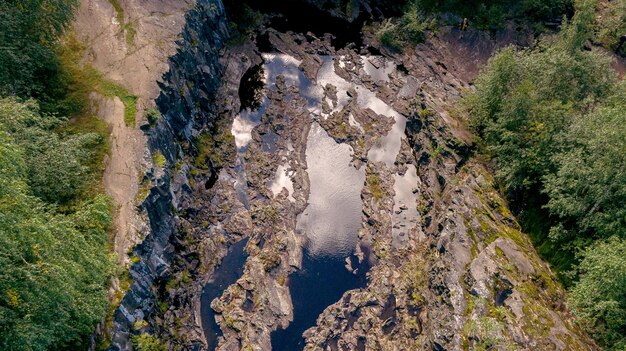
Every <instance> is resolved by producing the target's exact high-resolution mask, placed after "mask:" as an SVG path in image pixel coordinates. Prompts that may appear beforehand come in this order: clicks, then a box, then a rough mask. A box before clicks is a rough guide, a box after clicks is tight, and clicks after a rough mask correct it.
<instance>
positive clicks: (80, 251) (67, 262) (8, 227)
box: [0, 99, 113, 350]
mask: <svg viewBox="0 0 626 351" xmlns="http://www.w3.org/2000/svg"><path fill="white" fill-rule="evenodd" d="M51 120H53V119H52V118H49V117H46V116H41V115H39V114H38V113H37V110H36V106H34V105H33V103H27V104H22V103H19V102H17V101H15V100H12V99H10V100H6V99H5V100H0V267H2V269H1V270H0V326H1V328H0V348H1V349H3V350H49V349H75V347H77V346H78V345H81V343H82V342H84V340H83V338H84V337H85V336H86V335H89V334H90V333H91V331H92V330H93V327H94V325H95V323H97V322H98V321H99V320H100V319H101V316H102V314H103V313H104V311H105V310H106V304H107V299H106V294H105V287H106V286H107V284H108V279H109V277H110V274H111V273H112V269H113V265H112V259H111V257H109V255H108V254H107V252H108V249H107V230H108V228H109V226H110V224H111V214H110V213H111V208H110V206H111V205H110V203H109V201H108V199H107V198H106V197H104V196H96V197H94V198H91V199H88V200H82V201H80V202H79V203H77V204H76V205H75V206H73V211H67V213H65V214H63V213H60V212H59V211H57V210H56V209H55V207H54V206H51V205H48V204H47V203H46V202H44V201H42V200H41V199H40V198H38V197H37V196H40V197H48V196H49V195H54V192H53V191H54V189H58V190H60V191H61V192H63V191H65V190H64V189H63V186H62V185H63V184H67V185H69V186H70V188H71V189H76V188H77V186H76V184H75V183H77V181H76V179H75V176H74V175H71V172H72V171H73V170H74V171H79V172H80V170H77V169H76V168H77V167H78V168H80V166H81V164H83V161H84V160H83V159H82V158H81V156H86V155H87V153H86V151H85V150H84V149H85V147H86V146H88V145H89V143H91V142H92V139H93V136H90V135H81V136H76V137H72V138H69V139H68V140H59V139H57V138H56V137H54V136H53V133H54V132H52V131H50V128H51V127H52V126H53V124H52V123H51V122H49V121H51ZM46 138H48V139H51V140H53V141H52V142H51V143H49V144H48V145H51V147H52V149H51V148H49V147H48V146H45V145H44V144H45V141H44V140H46ZM29 141H32V144H33V145H29V144H30V143H29ZM64 149H65V151H63V150H64ZM47 163H51V164H47ZM51 167H59V168H58V169H57V172H58V173H59V174H54V172H52V171H51V170H50V169H51ZM48 177H49V178H48ZM40 182H44V183H40ZM54 182H61V183H62V184H61V186H60V185H58V184H54ZM31 184H33V185H32V186H31ZM46 187H50V188H46ZM44 188H46V189H45V191H44V192H43V193H39V191H40V189H44ZM58 196H59V195H55V198H54V199H55V200H56V199H58Z"/></svg>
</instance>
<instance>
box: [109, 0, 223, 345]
mask: <svg viewBox="0 0 626 351" xmlns="http://www.w3.org/2000/svg"><path fill="white" fill-rule="evenodd" d="M186 20H187V22H186V23H187V24H186V25H185V28H184V31H183V39H182V40H181V41H179V49H178V50H177V53H176V54H175V55H174V56H173V57H172V58H171V59H170V67H171V69H170V71H169V72H168V73H167V74H166V75H165V76H164V81H165V82H164V84H161V88H162V92H161V95H160V97H159V98H158V100H157V104H158V105H159V107H160V109H161V111H162V113H163V118H161V119H159V120H158V121H157V123H156V125H155V126H154V127H153V128H150V126H146V127H145V129H149V131H148V132H147V134H148V144H149V147H150V149H151V150H152V152H153V153H154V154H157V153H160V154H161V155H164V157H165V158H166V160H167V162H166V165H173V164H174V163H176V160H177V159H178V158H180V157H181V155H182V154H183V153H189V152H190V150H189V149H187V148H185V146H188V145H189V143H190V141H191V140H193V135H192V133H193V132H194V131H196V129H195V128H199V126H200V127H202V126H206V127H210V125H211V124H210V121H212V120H213V119H214V116H213V115H212V114H211V111H212V110H211V108H210V106H212V104H213V102H214V97H215V92H216V90H217V89H218V87H219V86H220V80H221V77H222V70H223V69H222V67H221V64H220V62H219V57H220V55H219V51H220V49H221V48H222V47H223V46H224V42H225V41H226V40H227V38H228V32H227V27H226V22H225V17H224V8H223V6H222V4H221V2H220V1H210V0H207V1H198V3H197V4H196V5H195V8H194V9H192V10H190V11H189V12H188V13H187V15H186ZM194 84H196V85H195V87H196V88H195V89H192V88H191V87H192V86H193V85H194ZM200 104H202V105H200ZM163 166H165V165H160V166H159V165H156V164H155V165H154V167H153V168H152V170H151V171H150V172H148V173H147V174H146V179H144V182H146V181H147V182H149V184H150V185H151V187H150V193H149V195H148V197H147V198H146V199H145V201H144V202H143V204H142V205H141V207H142V209H143V211H145V213H146V214H147V217H148V219H149V223H150V233H149V234H148V236H147V237H146V238H145V239H144V241H143V242H142V243H141V244H139V245H137V246H136V247H135V253H136V254H137V255H138V256H139V257H140V258H141V261H140V262H139V263H137V264H135V265H133V266H132V267H131V269H130V275H131V277H132V279H133V284H132V286H131V287H130V290H129V291H128V292H126V294H125V296H124V298H123V300H122V302H121V304H120V306H119V307H118V308H117V310H116V311H115V315H114V323H113V327H112V329H113V330H112V343H111V346H110V347H109V349H111V350H129V349H131V348H132V347H131V344H130V340H129V336H130V332H131V331H133V330H134V329H133V324H134V323H135V322H136V321H141V320H146V321H152V322H153V324H151V325H146V326H143V327H142V329H141V330H134V331H135V332H141V331H147V330H150V331H154V330H155V322H157V321H156V320H155V319H154V316H155V312H156V311H157V307H158V306H157V303H158V301H157V295H158V291H157V290H156V289H157V288H158V286H159V282H162V281H166V280H168V279H170V277H171V274H172V269H171V266H172V265H174V264H175V262H176V260H177V258H178V255H180V254H181V251H182V250H181V245H180V244H179V242H178V241H177V238H176V237H175V234H176V232H177V224H178V223H177V220H176V215H175V213H174V210H175V209H176V208H177V203H178V202H179V201H180V198H179V197H178V196H177V195H178V193H179V192H184V191H185V190H184V189H185V188H183V186H184V182H183V183H182V184H181V183H180V182H178V183H175V184H176V185H177V186H178V188H175V187H174V186H173V185H171V184H172V183H173V182H172V181H171V179H172V177H176V175H172V174H171V172H170V171H169V170H168V169H163V168H162V167H163ZM144 186H145V185H144ZM186 189H188V185H187V188H186ZM196 266H197V262H196ZM159 326H160V324H159Z"/></svg>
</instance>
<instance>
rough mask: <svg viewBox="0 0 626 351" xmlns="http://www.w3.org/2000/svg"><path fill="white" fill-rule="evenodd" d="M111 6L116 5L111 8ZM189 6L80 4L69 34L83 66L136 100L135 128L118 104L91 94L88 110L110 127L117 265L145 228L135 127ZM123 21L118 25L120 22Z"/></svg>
mask: <svg viewBox="0 0 626 351" xmlns="http://www.w3.org/2000/svg"><path fill="white" fill-rule="evenodd" d="M113 4H116V5H117V4H119V5H117V6H118V8H117V9H116V8H115V7H114V6H113ZM192 5H193V1H175V0H156V1H148V0H127V1H117V2H115V1H111V0H83V1H81V5H80V8H79V10H78V12H77V15H76V22H75V25H74V31H75V32H76V35H77V36H78V38H79V40H81V42H83V43H84V44H85V45H86V46H87V50H86V52H85V58H84V61H85V64H91V65H92V66H93V67H95V68H96V69H98V70H99V71H100V72H102V73H103V74H104V76H105V77H106V78H107V79H110V80H112V81H114V82H116V83H119V84H121V85H123V86H124V87H126V88H127V89H128V90H129V91H130V92H131V93H132V94H134V95H137V96H138V98H139V99H138V102H137V108H138V114H137V123H136V125H135V126H130V127H129V126H126V125H125V123H124V106H123V104H122V102H121V101H120V99H118V98H115V99H107V98H105V97H102V96H100V95H98V94H95V93H94V94H92V102H93V106H94V108H93V111H94V112H95V113H97V115H98V116H99V117H101V118H102V119H103V120H105V121H106V122H107V123H108V124H109V125H110V126H111V129H112V131H111V136H110V142H111V150H110V157H109V158H108V160H107V164H106V170H105V173H104V185H105V188H106V191H107V193H108V194H109V195H110V196H111V197H112V198H113V199H114V201H115V203H116V205H117V213H116V216H115V232H114V246H115V247H114V248H115V252H116V253H117V254H118V256H119V258H120V261H121V262H125V261H127V260H128V257H127V255H126V253H127V252H128V250H129V249H130V248H132V246H133V245H134V244H136V243H137V242H138V241H140V239H141V235H140V234H139V233H140V232H141V228H142V227H143V226H144V225H145V224H144V222H143V221H142V220H141V218H140V217H139V216H138V214H137V212H136V210H135V205H136V204H135V202H136V200H135V198H136V196H137V190H138V183H139V181H140V177H141V175H142V174H143V169H144V168H145V165H146V164H147V163H149V162H150V157H149V156H148V153H147V149H146V139H145V136H144V134H143V132H142V131H141V130H139V129H138V128H137V126H138V125H140V124H141V121H142V120H143V111H144V110H145V109H147V108H149V107H152V106H154V99H155V98H156V97H157V96H158V93H159V87H158V85H157V81H158V80H159V79H160V78H161V76H162V74H163V73H165V71H166V70H167V68H168V64H167V59H168V57H169V56H171V55H172V54H173V53H174V52H175V48H176V44H175V40H176V39H177V37H178V35H179V32H180V30H181V29H182V27H183V25H184V13H185V11H186V10H187V9H188V8H189V7H190V6H192ZM121 18H123V21H120V19H121Z"/></svg>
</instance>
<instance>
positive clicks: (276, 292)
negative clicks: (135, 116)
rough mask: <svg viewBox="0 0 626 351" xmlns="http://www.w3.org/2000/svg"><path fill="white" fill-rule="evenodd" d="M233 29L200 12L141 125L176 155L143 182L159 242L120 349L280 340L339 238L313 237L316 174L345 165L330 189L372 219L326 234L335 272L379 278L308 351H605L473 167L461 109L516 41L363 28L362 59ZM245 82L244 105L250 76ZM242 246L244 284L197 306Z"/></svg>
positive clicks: (296, 38)
mask: <svg viewBox="0 0 626 351" xmlns="http://www.w3.org/2000/svg"><path fill="white" fill-rule="evenodd" d="M358 3H365V2H358ZM270 27H271V26H270ZM227 28H228V27H227V20H226V17H225V13H224V7H223V5H222V2H221V1H220V0H202V1H199V2H198V3H197V4H196V6H195V8H193V9H192V10H190V12H189V13H188V15H187V25H186V27H185V29H184V32H183V40H181V41H180V43H179V45H180V48H179V50H178V52H177V54H176V55H175V56H173V57H172V59H171V60H170V71H169V72H168V73H167V74H166V75H165V77H164V83H163V84H161V88H162V94H161V96H160V97H159V98H158V100H157V104H158V106H159V109H160V110H161V112H162V115H163V116H162V118H161V119H160V120H158V121H157V123H156V125H145V126H143V128H144V129H145V130H147V133H148V135H149V145H150V149H151V150H152V152H153V154H154V155H162V157H164V158H165V160H166V162H165V164H160V165H159V164H158V163H157V162H155V165H154V167H153V169H152V171H151V172H149V173H148V174H147V179H148V180H149V181H150V184H151V189H150V194H149V196H148V198H147V199H146V200H145V201H144V203H143V205H142V209H143V210H145V211H146V213H147V215H148V217H149V219H150V227H151V232H150V234H149V235H148V236H147V237H146V239H145V240H144V242H143V243H142V244H140V245H138V246H137V248H136V250H135V251H136V253H137V255H138V256H139V257H140V258H141V262H140V263H138V264H136V265H134V266H133V267H132V269H131V275H132V277H133V279H134V283H133V285H132V287H131V289H130V291H129V292H128V293H127V294H126V296H125V297H124V299H123V300H122V304H121V306H120V307H119V308H118V309H117V311H116V313H115V321H114V326H113V329H114V333H113V343H112V346H111V348H110V349H111V350H129V349H130V348H131V346H130V343H129V335H130V334H131V333H141V332H150V333H154V334H157V335H158V336H159V337H160V338H161V339H162V340H164V341H165V342H166V344H167V345H168V347H169V348H170V349H189V350H206V349H212V348H213V347H214V346H217V349H218V350H242V349H244V350H270V349H271V348H272V346H274V347H277V346H279V345H278V343H281V342H286V341H284V340H275V339H273V336H274V335H278V334H276V333H277V332H276V330H278V329H284V328H288V327H289V325H291V324H292V323H296V320H298V318H301V316H299V315H296V314H295V313H294V311H295V310H296V307H295V306H296V305H297V304H298V302H299V301H300V300H301V299H305V298H306V296H302V295H296V294H294V295H292V293H293V292H292V291H291V289H290V285H291V284H293V283H294V282H295V281H296V279H297V278H296V276H297V274H298V272H301V271H304V270H306V269H316V268H315V267H313V266H309V267H305V265H306V264H309V265H310V264H311V263H310V261H311V260H310V258H307V257H308V256H314V255H313V254H312V252H313V253H314V252H315V251H316V250H321V251H323V250H331V251H332V250H334V249H335V248H334V246H341V245H342V244H341V243H339V240H337V243H335V242H332V241H331V242H330V243H329V242H328V241H324V240H326V239H327V238H322V239H324V240H322V241H317V240H319V238H316V237H313V236H312V235H311V233H309V232H308V230H307V228H310V226H311V223H308V224H307V222H306V221H303V217H304V216H306V213H309V214H310V213H311V212H310V211H314V210H315V209H311V208H313V207H315V206H313V205H312V202H314V201H315V199H316V196H315V195H314V194H315V191H319V190H320V188H319V187H320V184H323V183H324V182H320V181H319V179H316V178H315V177H316V174H318V173H319V172H320V171H323V169H322V170H320V167H322V166H324V165H326V163H327V162H330V161H337V160H340V161H341V162H339V163H337V164H333V163H330V164H331V166H333V167H336V168H335V169H331V172H329V173H327V174H329V179H328V180H327V182H329V183H330V182H333V181H334V180H335V178H333V177H335V175H336V174H338V173H341V172H345V173H342V174H350V175H355V176H354V179H355V180H354V182H357V184H356V189H357V190H358V193H357V198H360V199H359V200H358V203H357V204H356V206H358V209H359V210H360V211H361V212H362V214H361V213H358V211H357V216H356V222H354V221H352V222H349V223H347V224H346V228H349V230H347V232H349V233H348V234H349V235H350V237H349V238H343V237H341V235H342V234H343V232H342V229H341V228H339V229H333V230H336V233H337V235H336V239H339V238H341V239H346V240H345V241H342V243H343V245H346V246H347V247H348V248H349V250H348V252H347V253H345V259H346V261H345V262H343V263H341V264H340V266H339V269H340V270H342V272H343V273H346V272H348V273H349V274H348V277H350V276H351V275H354V276H359V275H363V276H364V275H365V271H366V270H367V269H370V270H369V272H368V273H367V282H366V284H361V283H362V282H361V283H359V284H360V285H358V286H359V288H356V289H353V287H351V288H349V289H351V290H349V291H345V292H344V291H341V293H342V294H343V296H341V297H340V298H338V299H335V300H334V303H332V304H331V305H330V306H328V307H327V308H326V309H325V310H324V311H323V312H322V313H321V314H320V315H319V318H317V322H316V325H310V327H311V328H310V329H308V330H307V331H306V332H305V333H304V336H305V340H304V341H305V343H306V346H305V349H307V350H323V349H330V350H366V349H367V350H418V349H419V350H421V349H423V350H459V349H466V350H480V349H486V348H489V347H491V348H492V349H499V350H500V349H501V350H505V349H522V350H526V349H541V350H544V349H545V350H548V349H557V350H589V349H594V348H595V346H594V344H593V343H592V342H591V341H590V339H589V338H588V337H587V336H585V335H583V334H582V333H580V332H579V330H578V329H577V328H576V326H575V325H573V324H572V322H571V317H570V316H569V314H568V312H567V310H566V308H565V306H563V305H562V303H561V301H562V294H563V292H562V291H561V289H560V288H559V286H558V284H557V283H556V281H555V279H554V276H553V275H552V273H551V272H550V271H549V269H548V267H547V266H546V265H545V264H544V263H542V262H541V261H540V259H539V258H538V256H537V254H536V253H535V251H534V250H533V248H532V245H531V243H530V242H529V241H528V239H527V238H526V237H525V236H524V234H522V233H520V232H519V227H518V226H517V224H516V222H515V219H514V218H513V217H512V215H511V214H510V212H509V211H508V210H507V207H506V203H505V202H504V201H503V200H502V199H501V197H500V196H499V195H498V194H497V192H496V191H495V190H494V188H493V181H492V180H491V177H490V176H489V173H488V171H487V170H486V169H485V167H484V166H483V165H482V164H481V161H480V160H479V159H476V158H473V157H472V156H471V146H470V140H471V135H470V134H469V133H468V132H467V131H466V130H465V129H464V127H463V123H464V116H463V115H462V114H461V112H459V110H458V109H456V108H455V106H456V103H457V102H458V100H459V98H460V95H461V92H462V91H463V90H464V89H469V88H470V85H469V80H470V79H471V78H472V77H473V76H474V75H475V73H476V69H477V67H479V66H480V62H484V61H485V60H486V58H487V57H488V56H489V54H490V52H491V51H492V50H493V48H494V47H496V46H497V45H502V44H504V43H507V42H510V41H511V37H510V36H502V37H501V38H500V39H501V40H500V41H499V42H494V41H493V40H491V39H490V38H485V37H481V35H480V34H477V33H466V34H465V36H464V38H459V33H456V32H455V31H454V30H449V29H448V30H447V32H446V30H444V32H442V34H441V35H440V36H439V37H438V38H430V39H429V40H428V42H427V44H424V45H420V46H418V47H417V48H416V50H406V52H405V53H403V54H401V55H400V54H393V53H390V52H386V50H385V49H384V48H381V47H380V46H379V45H378V43H377V42H376V40H374V39H373V38H371V37H366V38H365V41H364V43H365V45H363V48H360V47H359V48H355V47H346V48H335V47H333V45H332V43H333V42H332V38H331V36H329V35H327V36H323V37H316V36H315V35H314V34H312V33H307V34H299V33H281V32H278V31H276V30H272V29H271V28H267V29H260V30H259V31H258V32H256V33H255V35H253V36H251V37H250V38H245V40H244V43H233V42H231V43H227V40H228V29H227ZM515 39H517V38H515ZM521 39H523V38H521ZM472 46H476V47H479V48H482V49H484V51H482V52H479V53H476V52H475V51H472V49H471V47H472ZM260 47H263V49H260ZM368 48H369V50H368ZM261 50H264V51H265V52H261ZM268 51H271V52H268ZM380 52H382V53H383V54H382V55H381V54H379V53H380ZM374 53H375V54H374ZM454 53H466V55H465V57H454V55H452V56H451V55H450V54H454ZM244 78H245V79H244ZM248 80H249V81H252V82H253V83H255V84H254V86H255V87H256V88H254V89H253V93H252V94H249V93H246V92H245V90H246V89H247V87H246V86H241V85H240V84H242V82H243V83H245V84H248V83H249V82H248ZM259 82H261V83H262V84H258V83H259ZM250 96H252V98H251V101H247V100H246V98H250ZM238 97H239V98H238ZM242 105H243V106H242ZM242 107H243V108H242ZM405 124H406V128H405ZM319 145H325V147H327V148H328V150H329V152H330V149H333V152H335V153H333V154H332V155H331V156H332V157H330V159H331V160H328V159H325V158H324V156H325V155H324V152H323V151H324V150H322V152H318V153H317V154H315V155H311V153H313V151H312V150H315V147H316V146H319ZM346 150H347V151H346ZM318 151H319V150H318ZM313 156H315V157H318V158H314V157H313ZM343 156H347V157H345V158H347V160H344V157H343ZM155 159H158V157H155ZM342 162H343V163H342ZM320 165H321V166H320ZM316 172H318V173H316ZM321 174H324V173H323V172H321ZM403 184H404V185H403ZM345 187H346V188H348V187H349V186H347V185H346V186H345ZM343 190H344V189H338V190H337V192H341V191H343ZM331 195H333V196H334V194H331ZM346 196H347V195H346ZM333 199H335V198H333ZM340 200H344V198H341V199H340ZM333 201H334V200H333ZM342 204H344V206H343V207H352V206H355V204H354V203H353V202H349V201H346V202H345V203H344V202H342ZM326 205H327V206H329V207H332V206H334V204H333V202H332V201H329V203H327V204H326ZM332 208H333V209H335V207H332ZM341 209H342V208H341V207H337V211H340V210H341ZM307 211H308V212H307ZM313 213H314V214H315V212H313ZM312 217H314V215H312ZM335 217H337V218H334V219H332V220H331V219H327V218H325V217H322V218H321V220H320V219H318V220H313V221H312V222H314V223H313V224H315V223H316V222H324V221H328V222H329V223H331V224H335V223H343V222H341V220H343V219H344V218H343V217H344V214H343V213H341V214H340V215H338V216H335ZM345 217H347V218H348V219H349V220H352V219H351V218H352V217H351V215H350V214H349V213H348V214H345ZM333 221H335V222H333ZM353 228H356V229H355V230H352V229H353ZM316 229H318V228H316ZM357 231H358V234H357ZM313 234H315V233H313ZM244 238H247V239H248V241H247V242H246V248H245V250H246V253H247V255H248V257H247V260H246V263H245V266H244V267H243V274H242V275H241V277H239V278H238V280H237V283H235V284H232V285H231V286H229V287H228V288H226V289H225V290H224V292H223V293H222V294H221V296H220V297H219V298H218V299H215V300H214V301H202V296H203V288H204V286H205V285H206V283H207V282H208V281H209V280H210V279H211V276H212V275H213V274H214V272H215V270H216V269H218V268H217V267H218V265H219V262H220V260H221V259H222V257H224V255H226V252H227V248H228V246H229V245H231V244H232V243H234V242H237V241H240V240H242V239H244ZM316 245H317V246H316ZM324 245H326V246H329V247H330V248H329V247H325V246H324ZM320 247H321V248H320ZM342 254H344V253H342ZM307 255H308V256H307ZM307 260H308V261H307ZM307 262H309V263H307ZM344 265H345V268H344ZM369 266H371V268H369ZM343 270H345V271H343ZM339 273H341V272H338V273H337V274H339ZM320 284H323V280H322V281H320ZM321 288H322V287H320V290H321ZM311 293H317V291H315V292H311ZM207 303H208V304H210V307H211V310H209V309H207V308H205V307H206V304H207ZM203 311H204V314H203ZM207 311H209V314H207ZM211 311H213V312H211ZM318 313H319V312H318ZM316 316H317V315H316ZM208 318H211V319H213V318H214V319H215V321H216V322H217V326H218V327H219V330H215V329H211V328H213V327H211V326H209V324H210V321H208V320H207V319H208ZM140 320H145V321H147V322H148V323H147V324H139V325H137V324H136V323H135V322H136V321H140ZM218 332H219V334H221V335H217V336H219V337H218V338H215V336H216V334H218ZM281 335H282V334H281ZM207 338H208V339H209V341H207ZM294 347H295V346H294Z"/></svg>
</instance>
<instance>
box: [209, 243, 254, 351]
mask: <svg viewBox="0 0 626 351" xmlns="http://www.w3.org/2000/svg"><path fill="white" fill-rule="evenodd" d="M247 242H248V239H244V240H241V241H239V242H237V243H235V244H233V245H232V246H231V247H230V248H229V249H228V253H227V254H226V256H225V257H224V258H223V259H222V262H221V264H220V265H219V266H218V267H217V268H216V269H215V272H214V273H213V276H212V277H211V280H210V281H209V282H208V283H207V284H206V285H205V286H204V290H202V301H201V303H200V313H201V316H202V317H201V318H202V329H204V336H205V337H206V340H207V343H208V344H209V350H215V347H216V346H217V338H218V337H219V336H221V335H222V332H221V330H220V328H219V326H218V325H217V322H215V313H214V312H213V310H212V309H211V301H213V300H214V299H215V298H217V297H219V296H221V295H222V293H223V292H224V290H225V289H226V288H227V287H228V286H229V285H231V284H234V283H235V282H236V281H237V279H239V278H240V277H241V275H242V274H243V266H244V264H245V263H246V259H247V258H248V255H246V252H245V251H244V248H245V247H246V243H247Z"/></svg>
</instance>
